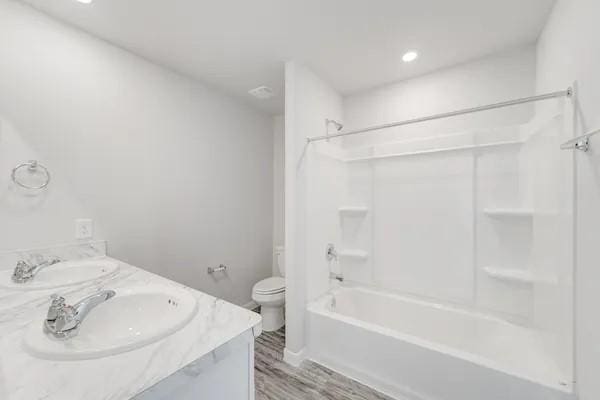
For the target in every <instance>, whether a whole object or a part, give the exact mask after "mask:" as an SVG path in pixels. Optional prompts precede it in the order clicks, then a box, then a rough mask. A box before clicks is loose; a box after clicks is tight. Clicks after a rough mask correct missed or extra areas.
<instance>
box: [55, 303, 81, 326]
mask: <svg viewBox="0 0 600 400" xmlns="http://www.w3.org/2000/svg"><path fill="white" fill-rule="evenodd" d="M76 326H77V312H76V311H75V309H74V308H73V307H71V306H64V307H60V308H59V309H58V310H57V313H56V320H55V323H54V329H55V330H56V331H57V332H61V331H65V330H70V329H73V328H75V327H76Z"/></svg>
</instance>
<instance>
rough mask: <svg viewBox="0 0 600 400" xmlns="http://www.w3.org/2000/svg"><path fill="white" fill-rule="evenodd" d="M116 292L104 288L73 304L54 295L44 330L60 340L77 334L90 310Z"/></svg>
mask: <svg viewBox="0 0 600 400" xmlns="http://www.w3.org/2000/svg"><path fill="white" fill-rule="evenodd" d="M116 294H117V293H116V292H115V291H114V290H102V291H100V292H98V293H96V294H93V295H91V296H88V297H86V298H84V299H83V300H81V301H80V302H78V303H77V304H75V305H72V306H70V305H67V304H66V303H65V299H64V298H63V297H60V296H58V295H56V294H54V295H52V297H51V299H52V303H51V304H50V307H49V308H48V313H47V315H46V320H45V321H44V332H46V333H48V334H50V335H51V336H52V337H54V338H55V339H60V340H66V339H70V338H72V337H74V336H76V335H77V333H78V332H79V327H80V326H81V323H82V322H83V320H84V319H85V317H86V316H87V315H88V314H89V312H90V311H91V310H92V309H93V308H94V307H96V306H98V305H100V304H102V303H104V302H105V301H107V300H109V299H111V298H113V297H114V296H115V295H116Z"/></svg>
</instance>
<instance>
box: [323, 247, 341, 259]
mask: <svg viewBox="0 0 600 400" xmlns="http://www.w3.org/2000/svg"><path fill="white" fill-rule="evenodd" d="M325 258H326V259H327V261H333V260H337V259H338V253H337V251H336V250H335V246H334V245H333V243H329V244H328V245H327V248H326V249H325Z"/></svg>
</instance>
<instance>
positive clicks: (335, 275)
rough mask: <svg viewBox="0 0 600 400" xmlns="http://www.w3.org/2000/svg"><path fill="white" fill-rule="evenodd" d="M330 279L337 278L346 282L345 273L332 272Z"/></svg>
mask: <svg viewBox="0 0 600 400" xmlns="http://www.w3.org/2000/svg"><path fill="white" fill-rule="evenodd" d="M329 279H335V280H336V281H338V282H344V275H342V274H336V273H333V272H330V273H329Z"/></svg>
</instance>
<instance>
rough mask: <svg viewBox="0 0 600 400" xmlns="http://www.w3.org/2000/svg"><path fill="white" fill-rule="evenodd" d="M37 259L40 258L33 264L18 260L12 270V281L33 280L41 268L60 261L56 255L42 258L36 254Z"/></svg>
mask: <svg viewBox="0 0 600 400" xmlns="http://www.w3.org/2000/svg"><path fill="white" fill-rule="evenodd" d="M38 259H41V260H40V261H39V262H38V263H37V264H35V265H31V264H28V263H27V262H25V261H23V260H21V261H19V262H18V263H17V265H16V266H15V269H14V271H13V274H12V281H13V282H14V283H26V282H29V281H31V280H33V278H35V276H36V275H37V274H38V272H40V271H41V270H42V269H44V268H46V267H49V266H51V265H54V264H57V263H59V262H61V260H60V259H59V258H57V257H53V258H51V259H50V260H44V259H42V257H41V256H38Z"/></svg>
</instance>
